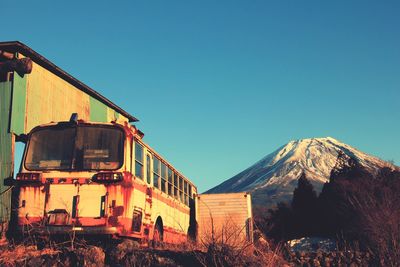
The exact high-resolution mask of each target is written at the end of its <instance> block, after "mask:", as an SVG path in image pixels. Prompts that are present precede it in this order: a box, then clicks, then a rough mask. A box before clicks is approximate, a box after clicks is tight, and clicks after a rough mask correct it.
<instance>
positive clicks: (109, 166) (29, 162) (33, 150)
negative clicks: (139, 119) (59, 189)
mask: <svg viewBox="0 0 400 267" xmlns="http://www.w3.org/2000/svg"><path fill="white" fill-rule="evenodd" d="M123 145H124V133H123V131H122V130H121V129H119V128H115V127H107V126H89V125H78V126H71V127H57V126H55V127H46V128H41V129H39V130H36V131H34V132H33V133H32V134H31V136H30V139H29V143H28V148H27V152H26V158H25V168H26V169H28V170H32V171H36V170H72V171H80V170H116V169H119V168H120V167H121V166H122V163H123V162H122V160H123Z"/></svg>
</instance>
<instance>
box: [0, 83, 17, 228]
mask: <svg viewBox="0 0 400 267" xmlns="http://www.w3.org/2000/svg"><path fill="white" fill-rule="evenodd" d="M11 95H12V84H11V82H1V83H0V194H1V195H0V231H1V230H2V229H1V228H2V222H4V221H8V219H9V215H10V214H9V213H10V210H11V205H10V204H11V203H10V199H11V192H10V191H7V192H6V193H4V192H5V191H6V190H7V189H8V187H7V186H4V179H5V178H8V177H12V175H13V168H14V165H13V142H14V139H13V135H12V134H11V133H9V131H8V127H9V123H10V112H11V101H12V99H11Z"/></svg>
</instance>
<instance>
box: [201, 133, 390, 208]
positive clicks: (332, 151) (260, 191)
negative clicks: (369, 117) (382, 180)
mask: <svg viewBox="0 0 400 267" xmlns="http://www.w3.org/2000/svg"><path fill="white" fill-rule="evenodd" d="M340 152H341V153H344V154H345V155H347V156H349V157H351V158H354V159H355V160H357V161H358V162H359V163H360V164H361V165H362V166H364V167H365V168H366V169H367V170H368V171H370V172H371V173H375V172H376V171H377V170H378V169H379V168H381V167H384V166H387V163H386V162H385V161H382V160H380V159H378V158H376V157H373V156H370V155H367V154H365V153H363V152H361V151H359V150H357V149H355V148H353V147H351V146H349V145H347V144H345V143H342V142H340V141H338V140H336V139H335V138H332V137H323V138H307V139H299V140H294V141H290V142H289V143H287V144H286V145H284V146H282V147H280V148H279V149H277V150H276V151H274V152H272V153H271V154H269V155H267V156H265V157H264V158H262V159H261V160H260V161H258V162H257V163H255V164H254V165H252V166H251V167H249V168H247V169H246V170H244V171H242V172H241V173H239V174H237V175H235V176H234V177H232V178H231V179H229V180H226V181H225V182H223V183H221V184H220V185H218V186H216V187H214V188H212V189H210V190H209V191H208V193H223V192H241V191H248V192H251V193H252V194H253V198H255V200H256V201H257V200H258V201H263V202H265V201H267V202H272V203H274V202H275V203H276V202H277V201H282V200H287V199H288V198H291V195H292V193H293V190H294V188H295V187H296V186H297V180H298V178H299V177H300V175H301V173H302V172H304V173H305V174H306V177H307V178H308V179H309V180H310V182H311V183H312V184H313V185H314V188H315V189H316V191H317V192H320V190H321V189H322V186H323V184H324V183H325V182H328V181H329V177H330V173H331V171H332V169H333V168H334V167H335V165H336V160H337V157H338V154H339V153H340Z"/></svg>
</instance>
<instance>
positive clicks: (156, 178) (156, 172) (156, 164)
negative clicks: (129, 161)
mask: <svg viewBox="0 0 400 267" xmlns="http://www.w3.org/2000/svg"><path fill="white" fill-rule="evenodd" d="M153 186H154V187H155V188H158V189H159V188H160V160H159V159H158V158H156V157H153Z"/></svg>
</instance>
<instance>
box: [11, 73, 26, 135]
mask: <svg viewBox="0 0 400 267" xmlns="http://www.w3.org/2000/svg"><path fill="white" fill-rule="evenodd" d="M25 108H26V75H24V77H21V76H19V75H18V74H17V73H16V72H14V80H13V88H12V111H11V129H10V132H12V133H15V134H17V135H19V134H22V133H25Z"/></svg>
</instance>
